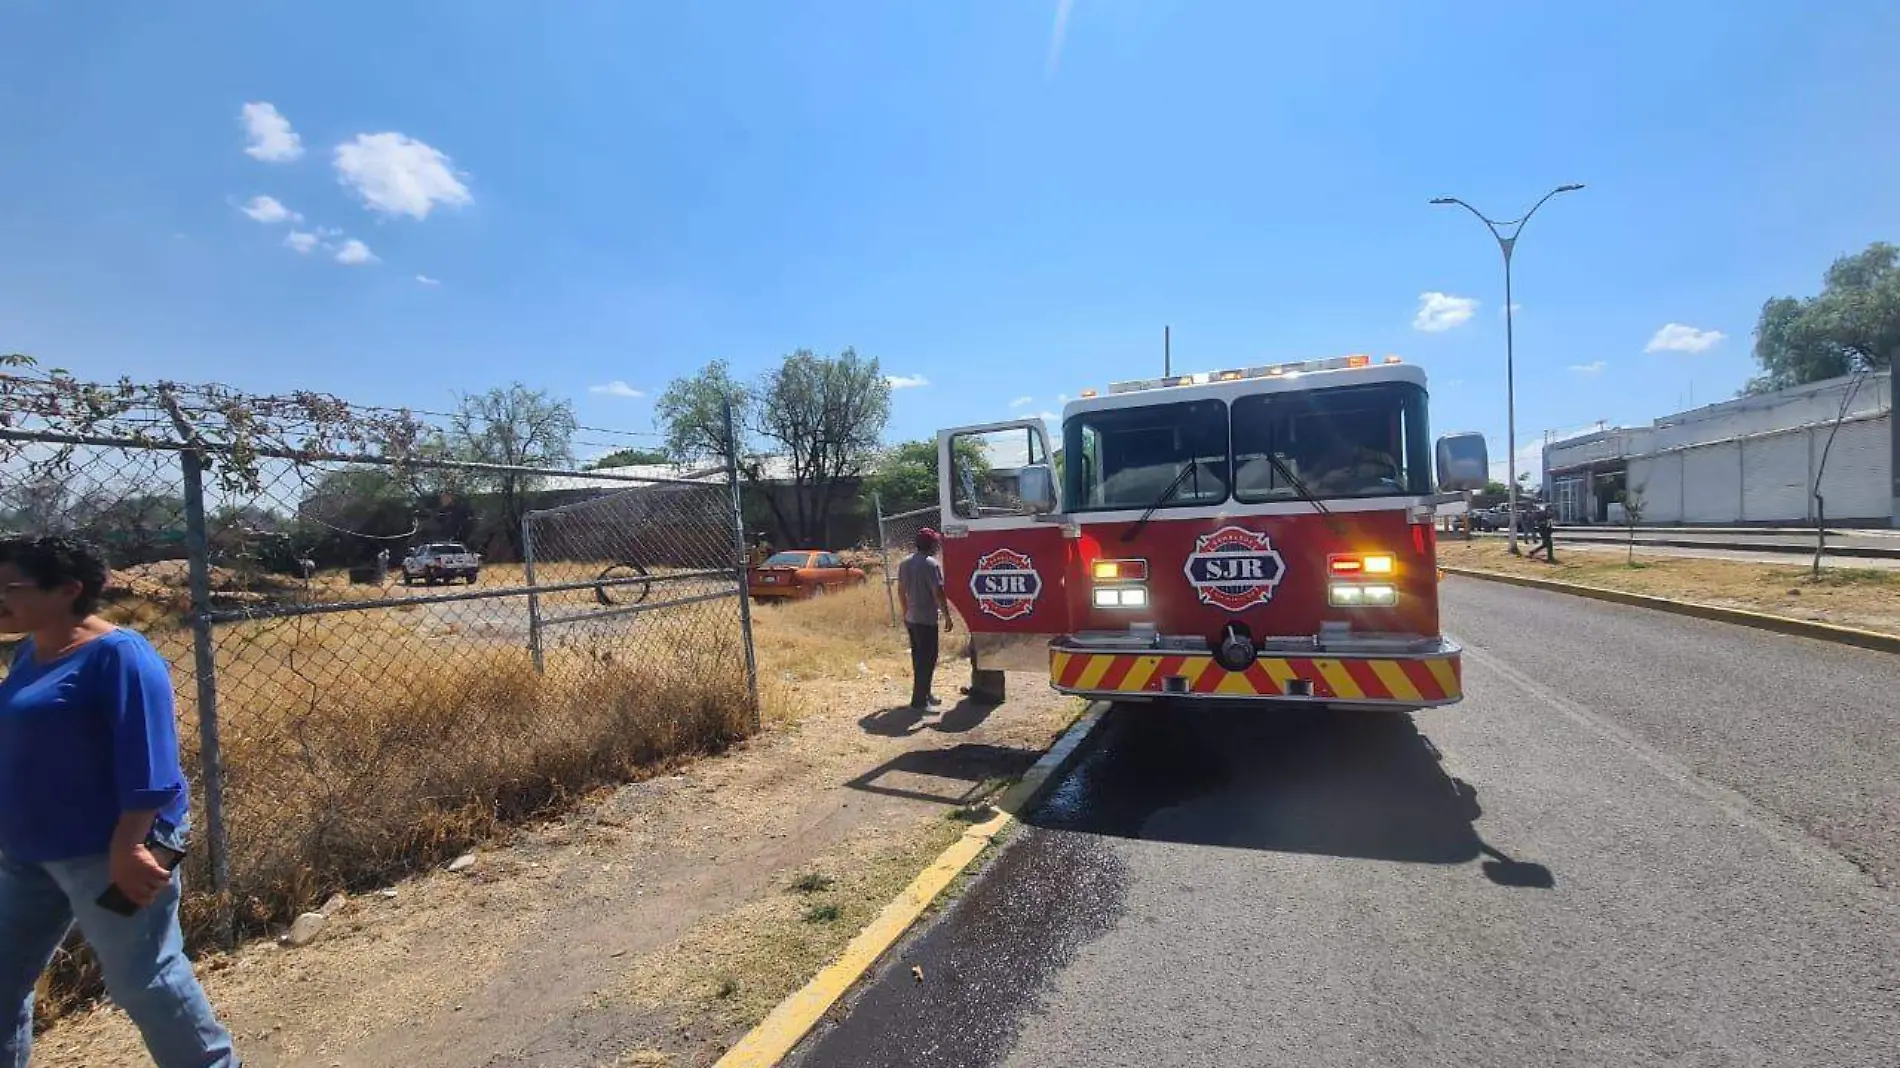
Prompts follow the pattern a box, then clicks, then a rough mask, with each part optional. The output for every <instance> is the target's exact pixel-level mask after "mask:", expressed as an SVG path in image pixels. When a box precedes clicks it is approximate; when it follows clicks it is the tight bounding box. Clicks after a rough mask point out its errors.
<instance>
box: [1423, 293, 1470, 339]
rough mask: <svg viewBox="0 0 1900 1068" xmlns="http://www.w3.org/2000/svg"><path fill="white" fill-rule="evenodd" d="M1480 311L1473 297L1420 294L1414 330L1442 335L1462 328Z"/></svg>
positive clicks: (1447, 294)
mask: <svg viewBox="0 0 1900 1068" xmlns="http://www.w3.org/2000/svg"><path fill="white" fill-rule="evenodd" d="M1477 310H1478V302H1477V300H1475V299H1474V298H1472V297H1454V296H1452V295H1451V294H1449V293H1436V292H1433V293H1420V294H1419V295H1418V314H1416V315H1414V316H1412V329H1414V330H1423V331H1425V332H1426V333H1428V334H1437V333H1442V332H1443V331H1446V330H1450V329H1451V328H1452V327H1454V326H1462V325H1463V324H1464V323H1465V322H1466V321H1468V320H1469V319H1470V318H1471V315H1472V313H1473V312H1475V311H1477Z"/></svg>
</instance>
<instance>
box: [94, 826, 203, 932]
mask: <svg viewBox="0 0 1900 1068" xmlns="http://www.w3.org/2000/svg"><path fill="white" fill-rule="evenodd" d="M145 849H146V851H147V852H149V853H151V854H152V859H153V860H156V861H158V866H159V867H161V868H164V869H165V870H166V871H176V870H178V865H180V864H182V863H184V860H185V854H183V853H181V852H179V851H178V850H176V849H173V848H172V847H170V846H168V845H163V844H160V843H158V842H155V841H149V840H148V841H147V842H146V843H145ZM96 904H97V905H98V906H99V907H100V908H102V909H105V910H106V911H108V912H116V913H118V914H119V915H121V916H130V915H133V914H134V913H136V912H138V910H139V907H138V904H137V903H136V902H134V901H133V900H132V899H131V898H129V897H126V896H125V891H123V890H121V889H119V884H118V883H107V884H106V892H105V893H103V894H100V895H99V899H98V901H97V902H96Z"/></svg>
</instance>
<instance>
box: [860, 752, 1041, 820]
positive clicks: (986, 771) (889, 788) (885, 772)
mask: <svg viewBox="0 0 1900 1068" xmlns="http://www.w3.org/2000/svg"><path fill="white" fill-rule="evenodd" d="M1040 755H1041V754H1040V753H1037V752H1035V751H1034V750H1031V749H1018V748H1016V747H1014V746H1007V745H981V744H978V743H975V742H963V743H960V744H957V745H953V746H950V747H949V748H946V749H914V750H912V751H910V752H908V753H904V754H901V755H899V756H897V757H895V758H893V759H891V760H887V761H885V762H884V763H882V764H879V765H878V766H877V767H875V768H872V769H871V770H870V771H867V772H865V773H864V774H862V775H860V776H858V777H857V778H855V779H852V780H851V781H850V782H847V783H845V785H846V786H848V787H850V788H851V789H853V790H863V791H864V792H866V793H872V794H883V795H885V796H886V797H902V798H908V799H910V800H912V801H925V802H929V803H931V804H938V805H957V806H969V805H972V804H975V803H976V802H978V801H981V800H983V799H984V798H986V797H988V796H989V795H990V794H991V793H993V792H996V791H997V790H999V789H1001V787H1002V786H1003V785H1004V784H1005V783H1007V782H1009V781H1011V780H1014V779H1016V778H1018V777H1020V776H1021V775H1022V774H1023V772H1025V771H1028V770H1029V766H1030V765H1032V764H1034V763H1035V762H1036V758H1037V757H1038V756H1040ZM946 786H947V787H948V789H946Z"/></svg>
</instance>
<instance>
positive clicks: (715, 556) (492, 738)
mask: <svg viewBox="0 0 1900 1068" xmlns="http://www.w3.org/2000/svg"><path fill="white" fill-rule="evenodd" d="M18 382H19V380H18V379H14V380H12V383H11V384H10V386H9V390H8V391H7V392H0V414H3V415H5V416H6V418H4V419H0V474H3V475H4V479H5V481H4V483H0V485H3V486H4V489H3V490H0V528H4V529H6V530H9V531H14V532H23V533H33V534H54V533H58V534H71V535H76V536H80V537H84V538H86V539H88V540H90V541H92V542H95V543H96V544H98V545H99V546H100V547H101V548H102V549H103V550H104V551H105V553H106V554H107V556H108V559H109V562H110V563H111V564H112V565H113V568H114V570H113V573H112V579H111V582H110V584H109V587H108V597H107V609H106V611H107V613H108V616H109V618H112V619H113V620H114V621H115V622H120V623H122V624H124V625H128V626H132V627H135V628H136V629H138V630H140V631H141V632H142V633H144V634H145V635H146V636H147V637H148V638H150V639H151V641H152V642H153V644H154V645H156V646H157V647H158V649H159V650H160V651H161V652H162V653H163V654H164V655H165V657H166V659H167V661H168V662H169V663H170V664H171V665H172V668H173V672H174V681H175V685H176V695H177V700H178V706H179V719H180V741H181V744H182V747H183V749H184V757H185V763H186V767H187V772H188V775H189V777H190V778H191V780H192V782H191V785H192V790H193V810H194V816H193V822H194V825H195V827H196V828H197V834H196V835H195V837H196V838H197V839H198V841H199V842H200V843H201V844H202V847H203V848H201V849H197V850H194V853H193V856H192V858H191V859H190V860H189V861H188V865H189V866H188V868H187V881H188V885H189V886H191V887H194V888H200V890H199V892H196V893H193V894H191V895H190V899H191V900H190V903H189V905H188V908H187V922H188V924H189V925H190V926H191V927H192V928H193V930H194V931H195V932H197V933H198V934H200V935H204V934H210V933H215V934H216V935H217V936H218V937H220V938H222V939H229V938H230V937H232V936H233V935H234V934H235V933H237V932H239V931H243V930H257V929H260V928H262V927H264V926H266V925H268V924H271V923H276V922H282V921H284V920H285V919H287V918H288V917H290V916H292V915H294V914H295V912H296V911H297V910H299V909H302V908H305V907H307V906H308V904H309V903H310V902H311V901H312V900H314V899H316V898H317V897H318V896H319V895H323V894H327V893H330V892H332V891H334V890H339V889H349V888H356V887H362V886H367V885H377V884H379V883H381V882H383V881H385V880H388V879H390V878H393V877H395V876H397V875H399V874H402V873H403V872H405V871H409V870H414V869H415V868H416V867H418V866H420V865H424V864H428V863H431V862H435V861H438V860H442V859H445V858H446V857H448V856H450V855H452V854H453V853H454V852H455V851H457V850H460V849H463V848H466V847H467V845H469V844H470V843H471V842H473V841H474V840H476V839H477V838H478V837H479V836H480V835H482V834H483V833H485V832H486V831H488V830H490V829H492V828H493V827H494V826H495V825H496V824H497V823H498V822H499V821H502V820H506V819H509V818H513V817H519V816H524V815H530V814H533V813H536V812H541V811H546V810H549V809H550V808H551V807H552V806H553V805H555V804H557V803H558V802H560V801H562V800H563V799H564V798H568V797H573V796H577V795H578V794H580V793H582V792H584V791H586V790H588V789H591V788H593V787H594V786H597V785H601V784H605V783H609V782H612V781H615V780H617V779H619V778H622V777H624V776H625V775H627V774H629V773H632V772H634V771H636V770H637V769H638V768H639V767H640V766H642V765H646V764H650V763H651V762H653V761H656V760H658V759H662V758H665V757H669V756H672V755H675V754H679V753H685V752H693V751H709V750H712V749H715V748H717V747H719V746H721V745H723V744H726V743H727V742H729V741H731V740H733V739H735V738H737V737H741V736H743V735H745V734H747V733H750V732H751V731H753V730H756V729H757V708H758V706H757V697H756V672H755V668H754V664H753V659H752V644H751V628H750V616H749V607H748V602H747V599H746V597H745V574H744V570H743V562H742V552H743V550H742V528H741V525H740V523H739V520H738V514H737V505H738V498H737V496H736V494H735V492H734V485H733V481H732V479H731V476H730V472H727V471H717V472H713V473H711V474H702V475H700V476H697V477H691V476H688V477H682V478H679V479H659V478H652V477H644V478H637V479H636V478H629V477H622V476H617V475H615V474H614V473H613V472H611V471H594V472H586V471H572V470H561V469H558V468H554V467H533V466H525V465H508V464H492V463H476V462H467V461H462V460H458V459H454V458H451V457H448V456H444V455H440V454H434V455H432V454H430V453H427V452H420V451H411V452H408V453H405V454H401V455H395V456H391V455H376V454H373V453H371V452H369V451H364V452H363V453H362V454H360V455H357V454H350V453H345V452H342V451H331V450H330V449H320V448H308V449H299V448H283V447H279V445H273V444H271V443H270V442H269V441H261V440H252V439H247V440H235V441H234V440H230V439H228V438H226V437H225V436H224V435H214V434H211V433H205V434H203V435H199V434H196V433H185V432H180V433H177V434H162V433H160V432H158V430H157V429H154V430H153V432H151V433H145V432H142V431H138V432H131V433H127V432H126V430H127V426H128V424H127V422H126V421H125V420H116V421H114V422H113V423H112V424H111V425H110V426H105V427H98V426H90V427H81V428H80V431H81V432H74V429H73V427H72V426H71V425H70V424H69V423H67V422H64V421H63V420H62V419H61V418H60V417H59V416H58V413H57V412H51V413H49V410H48V408H49V406H48V405H45V404H42V403H38V402H35V401H31V400H30V399H22V397H21V396H20V395H19V392H18V389H17V386H18ZM62 388H63V387H62ZM62 410H64V409H62ZM169 414H182V415H183V416H185V417H187V418H184V419H181V420H172V424H173V425H175V426H179V427H180V428H181V430H183V431H188V430H190V429H191V428H192V424H191V422H190V421H189V418H188V417H189V416H190V414H191V413H190V412H188V411H186V412H182V413H169ZM162 425H163V424H162V423H159V424H154V426H155V427H157V426H162ZM135 429H136V428H135ZM107 431H110V432H107ZM280 444H281V443H280ZM206 891H208V892H206Z"/></svg>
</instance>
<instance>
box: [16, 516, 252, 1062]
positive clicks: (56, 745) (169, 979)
mask: <svg viewBox="0 0 1900 1068" xmlns="http://www.w3.org/2000/svg"><path fill="white" fill-rule="evenodd" d="M105 580H106V565H105V561H104V560H103V559H101V558H100V556H99V555H98V554H97V553H96V552H94V551H93V550H92V549H91V548H90V547H88V546H86V545H84V544H81V543H79V542H76V541H73V540H70V539H67V538H6V539H0V633H8V634H25V635H26V636H27V638H26V640H25V641H24V642H22V643H21V644H20V647H19V649H18V650H17V652H16V653H15V655H14V657H13V662H12V665H11V667H10V668H9V669H8V672H7V676H6V678H5V679H0V1013H5V1012H11V1013H12V1014H13V1015H12V1019H11V1020H7V1019H5V1018H3V1017H0V1068H26V1063H27V1057H28V1054H29V1052H30V1047H31V1046H32V1042H33V985H34V983H35V982H36V981H37V980H38V978H39V975H40V973H41V972H42V971H44V970H45V968H46V964H47V962H48V961H49V960H51V959H52V956H53V952H54V951H55V950H57V949H58V948H59V944H60V942H61V941H63V940H64V939H65V937H66V932H67V931H68V930H69V929H70V928H71V927H72V926H73V924H74V923H75V922H77V923H78V925H79V930H80V933H81V934H83V935H84V936H85V938H86V941H87V942H88V943H90V944H91V946H92V949H93V952H94V954H95V955H97V957H98V958H99V964H100V968H101V970H102V971H103V972H104V974H105V981H106V990H107V992H108V993H110V994H111V995H112V1000H113V1001H115V1002H116V1003H118V1004H119V1005H120V1006H122V1007H123V1008H124V1009H125V1011H126V1014H127V1015H129V1016H130V1017H131V1018H132V1021H133V1022H134V1023H135V1024H137V1025H138V1028H139V1031H140V1033H141V1034H142V1035H143V1036H144V1038H145V1048H146V1049H147V1050H148V1051H149V1052H150V1053H151V1055H152V1059H153V1061H155V1062H156V1063H157V1064H158V1066H159V1068H227V1066H231V1065H235V1064H236V1063H237V1058H236V1055H235V1054H233V1053H232V1051H231V1036H230V1033H229V1032H227V1031H226V1030H225V1028H224V1026H223V1025H222V1024H220V1023H219V1022H218V1020H217V1017H216V1016H215V1015H214V1014H213V1013H212V1011H211V1005H210V1003H209V1002H208V1001H207V1000H206V999H205V994H204V990H203V988H201V987H200V986H199V985H198V980H197V978H196V977H195V976H194V975H193V974H192V971H191V962H190V961H189V960H188V959H186V957H185V951H184V938H183V936H182V934H181V933H180V931H179V928H178V879H177V876H176V875H175V874H174V872H173V870H172V868H171V866H170V865H169V864H168V863H167V862H168V861H170V862H173V863H175V861H176V859H177V858H179V857H182V855H183V852H184V845H185V843H184V835H185V827H186V821H185V816H186V803H187V792H186V789H185V776H184V772H183V770H182V769H181V768H180V766H179V762H178V727H177V723H176V720H175V719H174V713H173V707H172V684H171V673H170V670H169V669H168V668H167V667H166V665H165V661H164V658H163V657H161V656H159V654H158V651H157V650H155V649H153V648H152V646H151V643H149V642H147V641H146V640H145V639H144V638H142V637H140V636H139V635H137V634H135V633H133V632H132V631H129V630H124V629H122V628H119V627H115V626H113V625H112V624H111V623H108V622H106V621H105V620H103V619H101V618H99V617H98V616H97V615H95V614H94V609H96V608H97V607H98V603H99V594H100V591H101V590H102V589H103V588H104V587H105Z"/></svg>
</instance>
